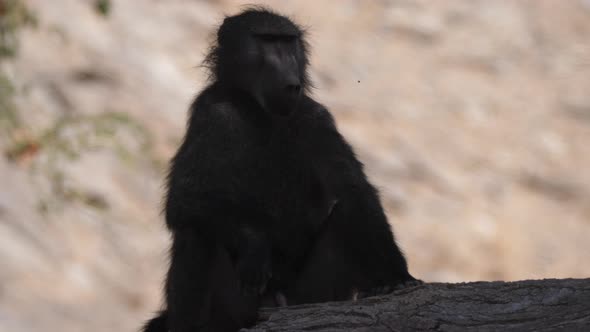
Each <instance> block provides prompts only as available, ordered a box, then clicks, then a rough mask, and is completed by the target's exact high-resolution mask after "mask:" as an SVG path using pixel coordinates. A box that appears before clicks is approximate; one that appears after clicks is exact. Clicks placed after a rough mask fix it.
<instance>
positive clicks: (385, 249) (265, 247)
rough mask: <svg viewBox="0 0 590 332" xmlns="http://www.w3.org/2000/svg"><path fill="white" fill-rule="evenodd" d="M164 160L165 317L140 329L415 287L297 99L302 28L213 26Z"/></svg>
mask: <svg viewBox="0 0 590 332" xmlns="http://www.w3.org/2000/svg"><path fill="white" fill-rule="evenodd" d="M206 64H207V65H209V66H210V69H211V84H210V85H209V86H208V87H207V88H205V89H204V90H203V91H202V92H201V94H200V95H199V96H198V97H197V98H196V100H195V101H194V103H193V104H192V106H191V113H190V119H189V123H188V129H187V133H186V136H185V138H184V142H183V143H182V145H181V147H180V148H179V150H178V152H177V153H176V155H175V157H174V158H173V160H172V164H171V168H170V174H169V177H168V195H167V196H166V198H167V199H166V206H165V211H166V224H167V226H168V228H169V230H170V232H171V233H172V237H173V245H172V249H171V254H170V256H171V262H170V270H169V272H168V278H167V281H166V291H165V293H166V296H165V297H166V309H165V310H164V311H163V312H161V313H160V315H159V316H158V317H156V318H154V319H152V320H151V321H150V322H148V324H147V325H146V327H145V331H149V332H156V331H158V332H163V331H165V330H166V329H168V330H169V331H172V332H188V331H237V330H238V329H239V328H241V327H246V326H249V325H251V324H253V323H254V322H255V320H256V314H257V309H258V308H259V306H261V305H284V304H285V303H284V302H288V303H289V304H299V303H310V302H322V301H332V300H345V299H350V298H351V297H353V296H354V294H361V295H363V294H364V295H372V294H376V293H381V292H388V291H390V290H391V289H393V288H394V287H396V286H400V285H407V284H412V283H415V282H417V281H416V279H414V278H413V277H412V276H411V275H410V274H409V273H408V269H407V265H406V260H405V259H404V256H403V255H402V253H401V252H400V250H399V248H398V247H397V245H396V243H395V241H394V237H393V234H392V231H391V229H390V226H389V224H388V222H387V219H386V217H385V214H384V212H383V208H382V206H381V202H380V200H379V196H378V193H377V191H376V190H375V188H374V187H373V186H372V185H371V184H370V183H369V182H368V181H367V178H366V176H365V174H364V172H363V165H362V164H361V163H360V162H359V161H358V160H357V158H356V157H355V155H354V152H353V151H352V149H351V147H350V146H349V145H348V143H347V142H346V141H345V140H344V138H343V137H342V136H341V135H340V133H339V132H338V130H337V129H336V126H335V124H334V120H333V118H332V116H331V115H330V113H329V112H328V110H327V109H326V108H325V107H324V106H322V105H320V104H319V103H317V102H316V101H314V100H313V99H311V97H310V96H309V91H308V90H309V88H310V84H309V80H308V76H307V65H308V59H307V45H306V43H305V39H304V38H303V30H302V29H301V28H300V27H298V26H297V25H296V24H295V23H293V22H292V21H291V20H289V19H288V18H287V17H284V16H281V15H278V14H275V13H273V12H271V11H269V10H267V9H264V8H259V7H256V8H250V9H247V10H245V11H244V12H242V13H241V14H239V15H236V16H232V17H227V18H226V19H225V20H224V21H223V24H222V25H221V27H220V28H219V31H218V33H217V43H216V45H215V46H214V47H213V48H212V49H211V51H210V53H209V55H208V57H207V60H206Z"/></svg>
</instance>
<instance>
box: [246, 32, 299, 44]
mask: <svg viewBox="0 0 590 332" xmlns="http://www.w3.org/2000/svg"><path fill="white" fill-rule="evenodd" d="M254 36H255V37H256V38H257V39H258V40H260V41H262V42H265V43H278V42H287V43H290V42H293V41H295V40H296V39H297V36H295V35H285V34H273V33H259V34H255V35H254Z"/></svg>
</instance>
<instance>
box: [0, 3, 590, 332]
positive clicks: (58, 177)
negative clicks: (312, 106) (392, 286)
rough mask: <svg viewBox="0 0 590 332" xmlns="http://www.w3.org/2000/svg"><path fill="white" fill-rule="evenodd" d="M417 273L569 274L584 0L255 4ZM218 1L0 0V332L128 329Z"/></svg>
mask: <svg viewBox="0 0 590 332" xmlns="http://www.w3.org/2000/svg"><path fill="white" fill-rule="evenodd" d="M265 3H266V4H269V5H270V6H271V7H273V8H275V9H277V10H279V11H281V12H283V13H286V14H289V15H291V16H292V17H294V18H295V19H297V20H298V21H299V22H300V23H301V24H303V25H305V26H308V27H309V38H310V41H311V45H312V59H311V60H312V77H313V79H314V81H315V85H316V87H317V89H316V90H315V91H314V96H315V97H316V98H317V99H318V100H319V101H320V102H322V103H324V104H325V105H327V106H328V107H329V108H330V109H331V110H332V112H333V114H334V115H335V117H336V119H337V122H338V126H339V128H340V130H341V131H342V132H343V134H344V135H345V136H346V137H347V138H348V139H349V140H350V142H351V143H352V144H353V145H354V147H355V149H356V151H357V152H358V154H359V156H360V158H361V159H362V160H363V161H364V162H365V164H366V166H367V170H368V173H369V175H370V177H371V178H372V180H373V182H374V183H375V184H376V185H377V186H378V187H379V188H380V190H381V192H382V196H383V201H384V203H385V205H386V207H387V211H388V214H389V216H390V220H391V222H392V224H393V225H394V227H395V231H396V234H397V238H398V241H399V242H400V243H401V245H402V247H403V248H404V249H405V252H406V253H407V256H408V259H409V262H410V266H411V271H412V273H413V274H414V275H416V276H417V277H419V278H422V279H424V280H426V281H449V282H458V281H467V280H496V279H502V280H516V279H529V278H549V277H559V278H562V277H588V276H590V1H588V0H567V1H566V0H564V1H558V0H539V1H535V0H529V1H518V0H504V1H487V0H486V1H478V0H473V1H471V0H465V1H450V0H449V1H436V2H435V1H427V0H422V1H409V0H397V1H393V0H392V1H360V0H358V1H353V0H347V1H341V0H328V1H312V0H309V1H296V2H295V1H292V2H287V1H278V0H277V1H267V2H265ZM243 4H244V3H242V2H239V1H197V0H167V1H164V0H110V1H109V0H97V1H95V0H51V1H47V0H0V62H1V63H0V67H1V68H0V152H1V155H0V331H17V332H25V331H26V332H28V331H31V332H32V331H60V332H69V331H72V332H74V331H75V332H78V331H88V332H92V331H97V332H98V331H134V330H136V329H137V328H138V327H139V325H140V324H141V322H142V320H144V319H147V318H148V317H149V316H150V315H151V313H152V312H153V311H155V310H156V309H157V308H158V307H159V304H160V293H161V287H162V279H163V276H164V273H165V269H166V265H167V259H166V251H167V247H168V244H169V239H168V235H167V233H166V230H165V228H164V227H163V221H162V217H161V215H160V206H161V198H162V194H163V186H162V185H163V179H164V176H165V168H166V164H167V161H168V159H169V158H170V157H171V155H172V154H173V153H174V151H175V149H176V147H177V146H178V144H179V141H180V140H181V138H182V135H183V131H184V128H185V120H186V115H187V114H186V110H187V107H188V105H189V103H190V102H191V99H192V98H193V97H194V96H195V94H196V93H197V92H198V91H199V90H200V89H201V88H203V86H204V84H205V79H206V76H207V73H206V72H205V71H204V70H203V69H202V68H200V67H199V64H200V62H201V61H202V59H203V57H204V55H205V52H206V50H207V46H208V44H209V42H210V41H211V39H212V34H213V31H214V30H215V27H216V25H217V24H218V23H219V22H220V20H221V19H222V18H223V15H224V14H233V13H236V12H237V11H239V10H240V6H241V5H243Z"/></svg>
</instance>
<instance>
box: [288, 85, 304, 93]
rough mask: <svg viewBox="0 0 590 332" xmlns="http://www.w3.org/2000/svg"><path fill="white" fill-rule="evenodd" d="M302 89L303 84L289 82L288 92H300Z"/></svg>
mask: <svg viewBox="0 0 590 332" xmlns="http://www.w3.org/2000/svg"><path fill="white" fill-rule="evenodd" d="M300 91H301V84H288V85H287V92H289V93H294V94H298V93H299V92H300Z"/></svg>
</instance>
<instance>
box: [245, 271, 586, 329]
mask: <svg viewBox="0 0 590 332" xmlns="http://www.w3.org/2000/svg"><path fill="white" fill-rule="evenodd" d="M430 330H432V331H556V330H560V331H590V279H547V280H525V281H517V282H471V283H462V284H443V283H432V284H424V285H420V286H417V287H412V288H406V289H402V290H399V291H396V292H394V293H392V294H389V295H384V296H379V297H372V298H366V299H362V300H358V301H351V302H329V303H318V304H310V305H300V306H293V307H285V308H280V309H270V308H269V309H262V310H261V312H260V322H259V323H258V325H256V326H255V327H253V328H252V329H248V330H243V331H249V332H261V331H430Z"/></svg>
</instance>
